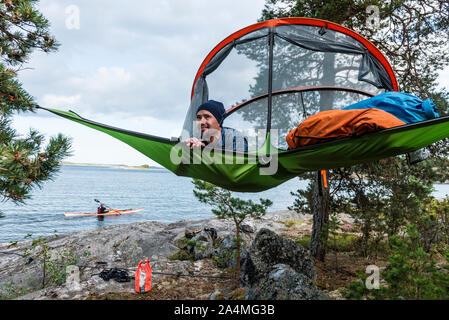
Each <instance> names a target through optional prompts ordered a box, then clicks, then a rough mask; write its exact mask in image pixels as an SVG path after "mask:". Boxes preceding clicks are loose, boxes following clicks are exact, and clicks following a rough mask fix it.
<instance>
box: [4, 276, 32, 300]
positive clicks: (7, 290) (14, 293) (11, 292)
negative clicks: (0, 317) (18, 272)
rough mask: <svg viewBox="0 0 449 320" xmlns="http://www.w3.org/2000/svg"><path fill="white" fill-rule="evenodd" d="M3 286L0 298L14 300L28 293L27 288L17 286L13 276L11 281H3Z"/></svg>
mask: <svg viewBox="0 0 449 320" xmlns="http://www.w3.org/2000/svg"><path fill="white" fill-rule="evenodd" d="M1 287H2V291H1V293H0V300H12V299H15V298H17V297H20V296H23V295H25V294H27V293H28V290H27V289H26V288H24V287H17V286H16V285H15V284H14V280H13V279H12V278H11V279H10V281H5V282H3V283H2V286H1Z"/></svg>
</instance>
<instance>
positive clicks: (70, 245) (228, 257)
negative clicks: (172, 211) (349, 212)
mask: <svg viewBox="0 0 449 320" xmlns="http://www.w3.org/2000/svg"><path fill="white" fill-rule="evenodd" d="M288 221H303V222H304V223H303V225H304V228H309V229H310V225H311V217H310V216H309V215H302V214H298V213H296V212H294V211H288V210H286V211H277V212H271V213H268V214H267V215H265V216H264V217H263V218H262V219H258V220H255V219H247V220H245V223H244V225H243V226H242V228H241V236H242V238H243V240H244V244H243V247H242V253H241V261H242V272H241V279H240V281H241V286H242V287H243V289H240V290H234V289H235V283H236V280H235V279H233V278H231V277H230V276H231V275H232V274H233V273H232V271H233V270H234V269H233V268H235V259H234V258H233V256H232V253H233V251H234V246H235V245H234V244H233V242H232V238H233V237H234V232H235V230H234V229H235V225H234V223H233V222H232V221H229V220H220V219H217V218H211V219H205V220H199V221H178V222H175V223H170V224H164V223H159V222H152V221H149V222H138V223H132V224H125V225H119V226H109V227H104V228H100V229H96V230H88V231H83V232H76V233H70V234H64V235H59V236H53V237H49V238H46V239H45V240H41V242H39V241H37V242H36V241H34V242H33V240H29V241H22V242H18V243H17V244H16V245H14V246H11V245H10V244H8V243H3V244H0V290H1V291H0V292H1V296H2V297H3V298H4V299H5V298H6V299H8V297H9V298H15V299H22V300H64V299H65V300H85V299H104V298H105V297H106V298H109V299H111V297H114V298H116V299H328V298H329V296H328V295H327V294H326V293H323V292H321V291H320V290H318V289H317V288H316V287H315V286H314V284H313V282H314V280H315V279H316V270H315V267H314V263H313V259H312V258H311V257H310V256H309V254H308V252H307V250H306V249H304V248H303V247H302V246H300V245H298V244H296V243H295V242H294V241H292V240H289V239H287V238H285V237H283V236H285V230H286V224H287V222H288ZM211 229H213V231H214V232H213V233H211V232H210V230H211ZM208 230H209V231H208ZM42 252H44V253H46V254H48V256H47V269H49V268H48V267H51V266H50V265H49V264H50V262H49V261H51V263H52V264H53V265H57V264H58V261H59V260H58V259H60V263H63V262H64V261H63V260H64V258H65V259H66V260H67V259H68V258H70V259H75V260H76V263H75V266H74V267H70V268H67V269H66V270H68V272H69V274H68V278H67V280H66V281H65V282H63V283H61V284H59V285H46V286H45V288H44V289H40V288H42V282H43V279H44V277H46V278H47V280H48V279H49V278H50V277H51V276H52V275H51V274H50V273H49V271H47V274H46V275H44V273H43V270H44V268H43V259H42ZM38 253H41V256H39V254H38ZM186 255H187V258H186ZM60 257H61V258H60ZM144 259H149V260H150V265H151V268H152V271H153V275H152V290H151V291H150V292H149V293H146V294H138V293H136V292H135V291H134V279H132V277H134V273H135V270H136V269H137V266H138V264H139V262H140V261H141V260H144ZM114 268H117V269H122V270H125V271H127V272H128V274H129V276H130V277H131V280H130V281H126V282H118V281H115V280H114V279H111V280H105V279H104V277H103V278H102V277H101V276H100V273H101V272H102V271H105V270H111V269H114ZM53 277H54V275H53ZM46 283H48V281H47V282H46ZM14 292H15V296H14V295H13V293H14ZM18 292H20V293H21V294H20V295H19V294H18Z"/></svg>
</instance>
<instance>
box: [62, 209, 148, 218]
mask: <svg viewBox="0 0 449 320" xmlns="http://www.w3.org/2000/svg"><path fill="white" fill-rule="evenodd" d="M142 210H143V208H138V209H124V210H119V209H113V210H111V211H108V212H105V213H77V212H64V215H65V216H66V217H80V216H120V215H122V214H129V213H136V212H139V211H142Z"/></svg>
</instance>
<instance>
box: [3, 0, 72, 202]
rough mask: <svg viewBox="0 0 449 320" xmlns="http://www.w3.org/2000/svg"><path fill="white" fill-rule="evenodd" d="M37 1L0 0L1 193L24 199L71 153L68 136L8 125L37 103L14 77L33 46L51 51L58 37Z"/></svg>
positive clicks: (55, 45)
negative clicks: (19, 129) (47, 136)
mask: <svg viewBox="0 0 449 320" xmlns="http://www.w3.org/2000/svg"><path fill="white" fill-rule="evenodd" d="M36 3H37V1H36V0H7V1H2V2H1V4H0V198H2V200H8V199H11V200H12V201H14V202H16V203H23V202H24V200H26V199H28V198H29V194H30V191H31V190H32V189H33V188H34V187H41V184H42V182H44V181H46V180H49V179H51V177H52V176H53V174H54V173H55V172H57V170H58V169H59V162H60V161H61V160H62V159H63V158H64V157H66V156H68V155H70V151H69V150H70V146H71V141H70V139H69V138H67V137H64V136H62V135H58V136H56V137H52V138H51V139H50V140H49V142H48V144H47V145H46V146H45V147H44V146H43V143H44V140H45V139H44V136H42V135H41V134H39V133H38V132H37V131H35V130H32V129H31V130H30V132H29V133H28V135H27V136H26V137H21V136H19V135H18V134H17V132H16V131H15V130H14V129H13V128H12V127H11V118H12V116H13V115H14V114H15V113H20V112H34V111H35V109H36V107H37V104H36V103H35V101H34V99H33V97H32V96H31V95H30V94H29V93H28V92H26V91H25V90H24V89H23V88H22V85H21V84H20V82H19V81H18V80H17V76H18V72H19V71H20V70H21V66H22V64H23V63H25V62H26V61H27V60H28V58H29V56H30V54H31V52H33V50H36V49H37V50H41V51H44V52H51V51H54V50H56V49H57V46H58V44H57V42H56V40H55V39H54V37H52V36H51V35H50V34H49V30H48V29H49V23H48V21H47V20H46V19H45V18H44V17H43V16H42V14H40V13H39V11H38V10H37V9H35V5H36Z"/></svg>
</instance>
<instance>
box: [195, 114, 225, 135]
mask: <svg viewBox="0 0 449 320" xmlns="http://www.w3.org/2000/svg"><path fill="white" fill-rule="evenodd" d="M196 122H197V125H198V127H199V128H200V129H201V135H204V134H205V132H206V131H207V130H211V129H213V130H215V131H214V132H217V131H221V127H220V124H219V123H218V121H217V119H216V118H215V117H214V115H213V114H212V113H210V112H209V111H207V110H200V111H198V113H197V114H196Z"/></svg>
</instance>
